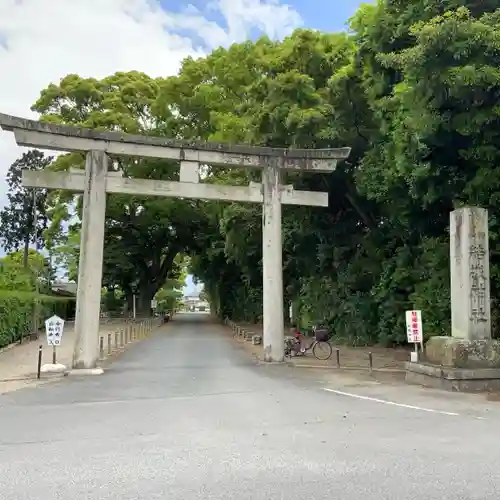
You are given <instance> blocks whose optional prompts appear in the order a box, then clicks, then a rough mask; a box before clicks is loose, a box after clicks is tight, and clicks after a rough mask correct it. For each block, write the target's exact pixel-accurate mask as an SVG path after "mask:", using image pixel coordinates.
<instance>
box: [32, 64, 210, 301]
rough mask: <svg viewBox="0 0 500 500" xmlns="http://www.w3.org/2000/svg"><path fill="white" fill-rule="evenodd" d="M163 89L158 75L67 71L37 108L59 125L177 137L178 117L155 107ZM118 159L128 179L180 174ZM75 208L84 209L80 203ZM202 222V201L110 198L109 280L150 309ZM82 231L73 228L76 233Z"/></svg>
mask: <svg viewBox="0 0 500 500" xmlns="http://www.w3.org/2000/svg"><path fill="white" fill-rule="evenodd" d="M159 86H160V80H155V79H152V78H149V77H148V76H146V75H144V74H142V73H138V72H130V73H116V74H115V75H112V76H110V77H108V78H105V79H103V80H96V79H93V78H87V79H85V78H81V77H79V76H77V75H68V76H67V77H65V78H63V79H62V80H61V82H60V84H59V85H53V84H52V85H50V86H49V87H48V88H47V89H45V90H43V91H42V92H41V94H40V98H39V99H38V100H37V102H36V103H35V104H34V106H33V109H34V110H35V111H37V112H39V113H41V115H42V119H43V120H45V121H49V122H53V123H65V124H71V125H78V126H83V127H90V128H98V129H107V130H121V131H124V132H128V133H141V134H146V135H149V134H155V135H162V134H166V133H168V134H170V135H171V134H173V133H174V131H173V126H172V123H174V122H175V121H174V120H172V111H171V110H170V109H169V108H168V106H162V107H160V106H158V105H157V96H158V90H159ZM171 121H172V123H171ZM112 160H113V163H114V168H119V169H120V170H122V171H123V173H124V175H125V176H127V177H138V178H147V179H162V180H174V179H177V178H178V170H177V169H176V166H175V165H173V164H172V163H171V162H168V161H164V160H154V159H127V158H123V157H117V158H113V159H112ZM78 165H80V166H83V158H82V156H81V155H79V154H69V155H65V156H63V157H60V158H58V160H57V161H56V162H55V164H54V166H53V168H55V169H67V168H69V167H70V166H78ZM71 201H72V198H71V197H69V196H68V195H67V194H65V193H60V194H59V196H57V197H55V199H54V202H55V207H58V209H59V211H60V209H61V207H66V208H68V207H69V204H70V202H71ZM77 207H78V208H77V212H78V213H80V200H78V202H77ZM64 217H66V218H67V214H66V215H65V216H64ZM64 217H63V216H61V217H60V218H59V220H58V222H59V221H60V220H63V219H64ZM200 225H202V223H201V222H200V216H199V214H198V212H197V209H196V204H195V203H193V202H189V201H187V200H186V201H185V200H178V199H154V198H146V197H141V196H128V195H116V196H109V197H108V202H107V211H106V232H105V245H104V248H105V254H104V282H103V285H104V286H106V287H114V286H119V287H120V288H121V289H122V290H123V291H124V292H125V295H126V297H127V300H128V301H129V302H131V298H132V295H133V294H137V295H138V297H139V307H140V308H142V309H143V310H149V306H150V301H151V299H152V298H153V297H154V295H155V293H156V292H157V291H158V290H159V289H160V288H161V287H162V286H163V284H164V283H165V281H166V280H167V279H168V278H170V277H171V276H170V273H171V271H172V269H173V263H174V260H175V258H176V256H177V255H178V254H179V253H180V252H183V251H184V249H185V247H186V244H187V242H189V241H190V239H192V233H193V231H194V230H196V227H197V226H200ZM77 229H78V228H77V227H73V233H74V232H75V230H77ZM73 239H74V236H73ZM69 246H70V248H68V242H66V244H64V245H62V250H63V252H62V256H63V258H69V257H71V256H73V255H75V252H74V249H75V247H74V245H69ZM68 251H69V253H68Z"/></svg>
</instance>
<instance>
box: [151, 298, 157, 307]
mask: <svg viewBox="0 0 500 500" xmlns="http://www.w3.org/2000/svg"><path fill="white" fill-rule="evenodd" d="M157 307H158V302H157V301H156V300H154V299H153V300H152V301H151V309H156V308H157Z"/></svg>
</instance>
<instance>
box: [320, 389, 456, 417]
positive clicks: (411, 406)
mask: <svg viewBox="0 0 500 500" xmlns="http://www.w3.org/2000/svg"><path fill="white" fill-rule="evenodd" d="M323 390H324V391H327V392H333V393H335V394H339V395H340V396H347V397H349V398H356V399H364V400H366V401H373V402H374V403H382V404H384V405H390V406H399V407H401V408H408V409H409V410H420V411H426V412H428V413H440V414H441V415H450V416H452V417H458V416H460V415H459V414H458V413H454V412H451V411H441V410H434V409H432V408H423V407H421V406H413V405H405V404H403V403H395V402H394V401H386V400H385V399H378V398H371V397H369V396H361V395H360V394H353V393H351V392H344V391H337V390H335V389H328V388H326V387H324V388H323Z"/></svg>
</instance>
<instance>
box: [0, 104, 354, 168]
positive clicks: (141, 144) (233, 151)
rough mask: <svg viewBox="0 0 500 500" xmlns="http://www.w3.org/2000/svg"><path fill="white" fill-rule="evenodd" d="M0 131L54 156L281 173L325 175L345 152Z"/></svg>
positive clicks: (25, 124) (8, 123)
mask: <svg viewBox="0 0 500 500" xmlns="http://www.w3.org/2000/svg"><path fill="white" fill-rule="evenodd" d="M0 127H1V128H2V129H3V130H7V131H11V132H14V135H15V138H16V142H17V144H18V145H20V146H28V147H40V148H44V149H53V150H58V151H82V152H87V151H91V150H94V151H105V152H106V153H109V154H117V155H126V156H142V157H154V158H165V159H172V160H178V161H195V162H199V163H206V164H209V165H227V166H235V167H237V166H240V167H254V168H263V167H264V166H265V165H266V164H269V162H270V161H272V159H273V158H274V159H277V160H279V167H280V168H282V169H286V170H301V171H305V172H307V171H311V172H329V171H332V170H334V169H335V166H336V163H337V160H345V159H347V158H348V157H349V154H350V152H351V148H337V149H285V148H268V147H260V146H244V145H228V144H220V143H210V142H187V141H179V140H175V139H168V138H164V137H152V136H142V135H132V134H124V133H121V132H102V131H97V130H92V129H88V128H78V127H69V126H65V125H55V124H51V123H43V122H40V121H36V120H28V119H26V118H20V117H18V116H11V115H6V114H3V113H0Z"/></svg>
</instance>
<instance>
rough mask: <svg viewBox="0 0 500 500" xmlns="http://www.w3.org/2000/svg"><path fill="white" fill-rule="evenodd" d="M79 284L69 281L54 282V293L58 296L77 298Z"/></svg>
mask: <svg viewBox="0 0 500 500" xmlns="http://www.w3.org/2000/svg"><path fill="white" fill-rule="evenodd" d="M76 290H77V284H76V283H70V282H67V281H54V282H53V283H52V292H53V293H55V294H56V295H65V296H67V297H76Z"/></svg>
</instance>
